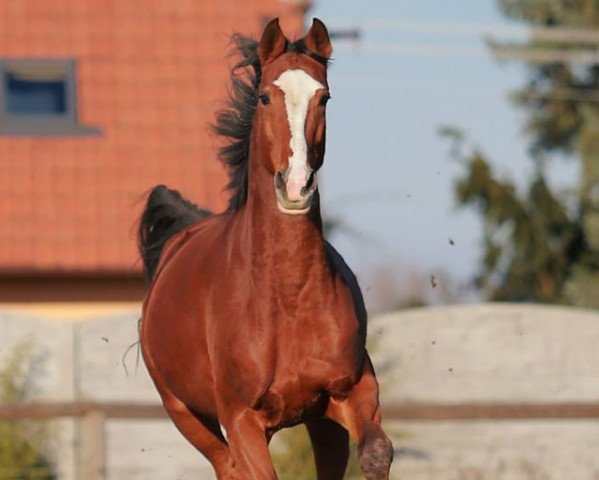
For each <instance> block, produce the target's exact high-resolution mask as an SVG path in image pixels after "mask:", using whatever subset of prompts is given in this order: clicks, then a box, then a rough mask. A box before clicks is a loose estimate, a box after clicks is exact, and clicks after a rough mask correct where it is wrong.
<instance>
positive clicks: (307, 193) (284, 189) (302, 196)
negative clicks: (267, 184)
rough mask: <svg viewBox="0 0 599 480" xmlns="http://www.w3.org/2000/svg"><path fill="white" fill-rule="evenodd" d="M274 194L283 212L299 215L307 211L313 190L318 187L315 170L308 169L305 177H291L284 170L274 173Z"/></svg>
mask: <svg viewBox="0 0 599 480" xmlns="http://www.w3.org/2000/svg"><path fill="white" fill-rule="evenodd" d="M274 181H275V194H276V197H277V206H278V207H279V210H280V211H281V212H283V213H287V214H289V215H301V214H303V213H308V212H309V211H310V207H311V206H312V199H313V198H314V192H316V189H317V188H318V182H317V179H316V172H315V171H314V170H312V171H310V173H309V175H308V178H307V179H300V180H299V181H298V179H296V178H291V176H290V175H289V174H288V173H287V172H286V173H282V172H277V173H275V179H274Z"/></svg>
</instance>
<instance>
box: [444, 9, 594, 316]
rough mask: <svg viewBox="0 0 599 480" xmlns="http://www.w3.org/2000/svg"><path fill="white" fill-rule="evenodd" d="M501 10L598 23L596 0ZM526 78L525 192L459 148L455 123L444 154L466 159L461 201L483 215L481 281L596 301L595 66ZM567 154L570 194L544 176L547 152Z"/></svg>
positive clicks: (565, 22)
mask: <svg viewBox="0 0 599 480" xmlns="http://www.w3.org/2000/svg"><path fill="white" fill-rule="evenodd" d="M498 3H499V6H500V8H501V10H502V11H503V12H504V13H505V14H506V15H507V16H509V17H511V18H513V19H516V20H519V21H522V22H525V23H528V24H530V25H531V26H551V27H563V28H568V29H573V30H574V29H578V28H584V29H589V30H593V29H595V28H597V27H599V2H597V1H596V0H498ZM554 38H555V40H554V39H553V38H551V39H548V38H547V37H543V38H541V37H535V36H534V35H533V36H532V37H531V40H530V41H529V42H528V43H527V44H526V45H524V46H525V47H533V48H543V47H550V48H552V49H562V50H568V49H575V50H593V51H594V49H596V46H595V45H591V44H585V43H584V42H565V41H563V39H562V38H559V37H557V36H556V37H554ZM528 77H529V78H528V81H527V84H526V86H525V87H524V88H522V89H521V90H519V91H518V92H516V93H515V94H514V95H513V100H514V102H515V104H516V105H517V106H518V107H520V108H522V109H524V111H525V112H526V114H527V117H528V120H527V125H526V130H527V132H528V134H529V135H530V138H531V154H532V156H533V158H534V159H535V161H536V162H537V163H536V172H535V175H534V176H533V178H532V179H530V180H529V181H528V185H527V186H526V187H525V188H524V189H523V192H518V191H517V189H516V188H515V186H514V183H513V182H512V181H510V180H507V179H500V178H498V177H497V176H496V175H495V174H494V173H493V171H492V169H491V167H490V162H489V161H488V159H487V158H486V157H485V155H484V154H483V153H481V152H480V151H477V150H474V151H471V152H468V153H466V154H464V153H463V151H462V150H463V149H462V148H460V147H462V146H463V136H462V134H461V133H460V132H459V131H457V130H456V129H451V128H445V129H444V131H443V132H442V133H443V134H445V135H446V136H449V137H451V138H452V139H453V146H452V155H453V156H454V157H456V158H459V159H460V160H461V161H462V163H463V165H464V166H465V173H464V175H463V176H462V178H460V179H459V181H458V182H457V184H456V189H455V191H456V198H457V200H458V202H459V204H460V205H463V206H470V207H474V208H475V209H476V211H477V212H478V213H479V215H480V216H481V218H482V219H483V222H484V228H485V231H484V248H485V251H484V254H483V258H482V261H481V269H480V275H479V281H480V284H481V286H482V287H483V288H484V290H485V292H486V293H487V295H488V297H489V298H490V299H493V300H511V301H538V302H548V303H565V304H573V305H579V306H585V307H591V308H599V102H597V101H596V98H597V97H596V96H593V95H596V92H597V91H598V90H599V65H592V66H588V67H581V66H580V65H578V66H576V67H573V66H572V65H570V64H568V63H561V62H554V63H548V64H535V65H530V66H529V69H528ZM558 151H562V152H568V153H569V157H570V158H571V159H574V160H576V161H579V162H580V164H581V168H580V178H579V182H578V185H575V186H572V188H570V189H569V192H570V193H569V194H566V193H565V192H561V191H556V190H554V189H552V188H551V187H550V186H549V184H548V183H547V181H546V179H545V178H546V172H547V170H548V169H549V168H550V166H551V164H550V162H549V161H547V154H551V153H552V152H558Z"/></svg>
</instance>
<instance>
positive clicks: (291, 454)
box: [272, 425, 362, 480]
mask: <svg viewBox="0 0 599 480" xmlns="http://www.w3.org/2000/svg"><path fill="white" fill-rule="evenodd" d="M277 446H278V447H280V448H276V447H275V448H273V451H272V458H273V462H274V464H275V469H276V471H277V474H278V476H279V478H280V479H281V480H314V479H315V478H316V467H315V465H314V454H313V453H312V444H311V443H310V437H309V436H308V432H307V430H306V428H305V427H304V426H303V425H298V426H297V427H293V428H289V429H285V430H282V431H281V432H279V433H277ZM345 478H346V479H348V480H351V479H359V478H362V477H361V476H360V467H359V466H358V459H357V454H356V447H355V445H354V444H352V445H351V447H350V459H349V463H348V465H347V470H346V471H345Z"/></svg>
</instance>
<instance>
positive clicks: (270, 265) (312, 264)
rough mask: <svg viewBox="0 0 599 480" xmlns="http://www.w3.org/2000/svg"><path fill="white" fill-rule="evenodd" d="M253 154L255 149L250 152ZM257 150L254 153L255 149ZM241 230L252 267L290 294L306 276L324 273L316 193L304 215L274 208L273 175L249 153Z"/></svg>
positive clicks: (301, 283) (306, 278) (325, 268)
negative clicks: (270, 277) (246, 243)
mask: <svg viewBox="0 0 599 480" xmlns="http://www.w3.org/2000/svg"><path fill="white" fill-rule="evenodd" d="M252 153H255V150H253V151H252ZM256 153H257V152H256ZM240 214H241V215H242V216H243V221H242V223H243V224H244V228H243V231H244V232H245V233H244V235H243V236H244V237H245V238H246V241H247V242H248V243H249V245H251V262H252V267H253V268H252V270H253V271H254V272H256V274H257V275H258V276H260V275H262V274H263V273H264V271H265V270H267V271H268V272H271V273H272V274H273V275H274V277H276V278H273V280H274V282H275V285H276V287H277V288H279V287H280V288H283V289H285V290H287V291H288V292H289V293H291V294H293V290H297V289H298V288H300V289H301V288H302V287H303V286H304V285H305V284H306V282H307V280H308V279H309V278H314V276H315V275H316V276H318V277H322V276H323V275H326V273H327V272H328V263H327V260H326V252H325V240H324V236H323V233H322V220H321V216H320V205H319V199H318V193H316V194H315V198H314V201H313V204H312V208H311V210H310V212H309V213H308V214H304V215H297V216H294V215H287V214H283V213H281V212H280V211H279V210H278V207H277V203H276V197H275V193H274V180H273V175H272V174H271V173H270V172H268V171H267V169H266V168H265V167H264V165H263V164H262V163H261V162H260V161H259V157H258V155H257V154H255V155H251V156H250V171H249V179H248V198H247V203H246V205H245V206H244V208H243V209H242V210H241V211H240Z"/></svg>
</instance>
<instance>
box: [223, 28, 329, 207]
mask: <svg viewBox="0 0 599 480" xmlns="http://www.w3.org/2000/svg"><path fill="white" fill-rule="evenodd" d="M231 41H232V44H233V47H234V48H233V49H232V51H231V56H240V57H241V59H240V60H239V61H238V62H237V63H236V64H235V65H234V66H233V68H232V69H231V89H230V90H229V98H228V101H227V105H226V107H225V108H224V109H222V110H220V111H218V112H216V121H215V123H214V124H213V125H212V129H213V130H214V132H215V133H216V134H218V135H221V136H223V137H225V138H227V140H228V141H227V143H226V144H225V145H224V146H223V147H221V148H220V149H219V152H218V158H219V160H220V161H221V162H222V163H224V164H225V166H226V167H227V170H228V174H229V183H227V187H226V188H227V190H229V191H230V192H231V196H230V197H229V207H228V210H229V211H232V210H237V209H238V208H240V207H241V206H242V205H244V204H245V202H246V200H247V194H248V169H249V154H250V137H251V133H252V123H253V121H254V114H255V113H256V106H257V105H258V88H259V85H260V78H261V75H262V66H261V65H260V59H259V58H258V42H257V41H256V40H254V39H252V38H249V37H246V36H244V35H240V34H235V35H233V36H232V38H231ZM287 52H293V53H303V54H305V55H308V56H310V57H311V58H314V59H315V60H317V61H318V62H320V63H322V64H323V65H325V66H326V65H327V63H328V60H327V59H326V58H324V57H321V56H320V55H318V54H316V53H314V52H312V51H310V50H308V49H307V48H306V45H305V43H304V40H303V39H301V40H297V41H295V42H289V43H288V44H287Z"/></svg>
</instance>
